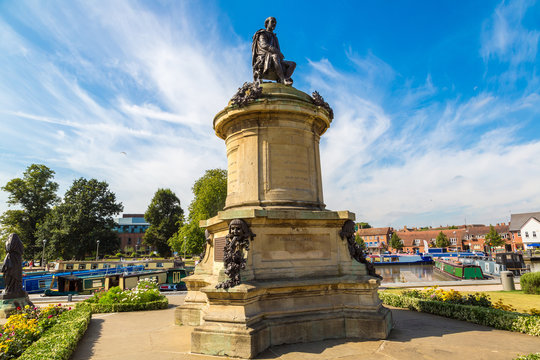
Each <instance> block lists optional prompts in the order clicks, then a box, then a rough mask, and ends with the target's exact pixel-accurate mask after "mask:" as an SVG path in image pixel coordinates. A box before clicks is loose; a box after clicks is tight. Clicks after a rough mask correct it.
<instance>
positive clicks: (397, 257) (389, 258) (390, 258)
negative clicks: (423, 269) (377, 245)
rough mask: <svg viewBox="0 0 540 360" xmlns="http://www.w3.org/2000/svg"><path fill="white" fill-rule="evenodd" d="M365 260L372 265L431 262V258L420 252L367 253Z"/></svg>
mask: <svg viewBox="0 0 540 360" xmlns="http://www.w3.org/2000/svg"><path fill="white" fill-rule="evenodd" d="M367 260H368V261H370V262H372V263H373V264H374V265H393V264H395V265H398V264H399V265H403V264H431V263H433V258H432V257H431V256H429V255H422V254H381V255H377V254H374V255H369V256H367Z"/></svg>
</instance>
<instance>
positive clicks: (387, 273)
mask: <svg viewBox="0 0 540 360" xmlns="http://www.w3.org/2000/svg"><path fill="white" fill-rule="evenodd" d="M375 270H376V271H377V274H379V275H381V276H382V277H383V279H382V283H407V282H429V281H449V280H452V279H450V278H449V277H447V276H444V275H442V274H440V273H438V272H435V271H434V270H433V264H429V265H428V264H404V265H375Z"/></svg>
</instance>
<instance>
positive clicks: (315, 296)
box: [175, 210, 392, 358]
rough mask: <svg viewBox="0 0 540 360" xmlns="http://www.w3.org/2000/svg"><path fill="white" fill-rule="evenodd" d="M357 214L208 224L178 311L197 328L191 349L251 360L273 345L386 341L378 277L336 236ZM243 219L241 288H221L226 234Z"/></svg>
mask: <svg viewBox="0 0 540 360" xmlns="http://www.w3.org/2000/svg"><path fill="white" fill-rule="evenodd" d="M353 216H354V215H353V214H351V213H349V212H347V211H343V212H334V211H309V210H305V211H300V210H296V211H286V210H227V211H224V212H221V213H220V214H219V215H218V216H216V217H214V218H212V219H209V220H208V221H207V222H206V224H205V225H206V226H205V227H206V228H207V229H208V230H209V233H210V234H211V237H212V238H211V240H210V243H211V245H209V246H208V247H207V250H206V255H205V257H204V258H203V259H201V262H200V263H199V264H198V265H197V267H196V270H195V274H194V275H192V276H189V277H186V278H184V281H185V282H186V284H187V287H188V289H189V291H188V294H187V296H186V299H185V303H184V305H182V306H180V307H179V308H177V310H176V314H175V316H176V322H177V324H186V325H190V326H196V327H195V329H194V330H193V332H192V338H191V351H192V352H193V353H201V354H209V355H226V356H231V357H242V358H252V357H254V356H256V355H257V354H258V353H259V352H261V351H263V350H265V349H267V348H268V347H270V346H275V345H280V344H288V343H298V342H310V341H319V340H325V339H335V338H356V339H384V338H386V337H387V336H388V334H389V332H390V330H391V328H392V317H391V313H390V311H389V310H388V309H386V308H384V307H383V306H382V302H381V301H380V299H379V297H378V293H377V290H378V288H379V284H380V280H379V279H378V278H375V277H373V276H370V275H368V273H367V271H366V266H365V265H364V264H362V263H359V262H356V261H355V260H353V259H352V258H351V256H350V254H349V250H348V247H347V241H346V240H343V239H342V238H341V237H340V235H339V232H340V230H341V228H342V226H343V223H344V222H345V221H347V220H349V219H350V218H351V217H353ZM234 218H241V219H244V220H245V221H246V222H248V223H249V225H250V229H251V231H252V232H253V233H254V234H255V235H256V236H255V238H254V239H253V240H252V241H251V243H250V249H249V252H248V253H246V254H247V255H248V256H247V263H246V269H245V270H243V271H242V272H241V279H242V280H241V284H239V285H237V286H233V287H230V288H228V289H226V290H224V289H216V285H217V284H219V283H222V282H223V281H225V280H227V279H228V278H227V276H226V275H225V273H224V264H223V244H224V241H225V240H224V239H225V238H224V236H225V235H226V234H227V232H228V225H227V224H228V222H229V220H230V219H234Z"/></svg>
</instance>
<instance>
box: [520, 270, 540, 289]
mask: <svg viewBox="0 0 540 360" xmlns="http://www.w3.org/2000/svg"><path fill="white" fill-rule="evenodd" d="M519 283H520V285H521V290H523V292H524V293H525V294H539V295H540V271H537V272H531V273H526V274H523V275H521V277H520V279H519Z"/></svg>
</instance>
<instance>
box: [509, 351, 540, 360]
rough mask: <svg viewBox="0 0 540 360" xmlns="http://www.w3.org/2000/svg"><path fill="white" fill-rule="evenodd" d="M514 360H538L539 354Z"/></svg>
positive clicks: (539, 359) (539, 358) (522, 356)
mask: <svg viewBox="0 0 540 360" xmlns="http://www.w3.org/2000/svg"><path fill="white" fill-rule="evenodd" d="M514 360H540V353H536V354H529V355H521V356H519V357H517V358H515V359H514Z"/></svg>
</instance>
